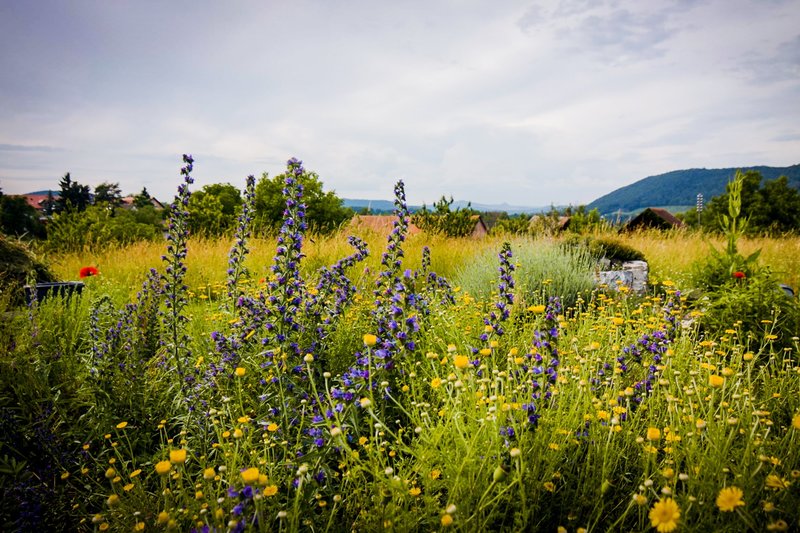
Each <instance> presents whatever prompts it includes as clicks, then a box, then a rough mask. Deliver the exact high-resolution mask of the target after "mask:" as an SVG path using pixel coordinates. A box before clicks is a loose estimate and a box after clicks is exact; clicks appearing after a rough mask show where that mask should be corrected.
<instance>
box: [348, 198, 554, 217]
mask: <svg viewBox="0 0 800 533" xmlns="http://www.w3.org/2000/svg"><path fill="white" fill-rule="evenodd" d="M342 200H343V201H344V206H345V207H349V208H351V209H353V210H355V211H358V210H359V209H364V208H365V207H366V208H369V209H371V210H372V212H373V213H375V214H379V213H391V212H392V210H394V203H393V202H391V201H389V200H362V199H353V198H343V199H342ZM468 204H469V202H466V201H464V200H457V201H455V202H453V205H451V206H450V208H451V209H459V208H460V209H465V208H466V207H467V205H468ZM471 207H472V209H474V210H476V211H481V212H499V211H505V212H506V213H508V214H509V215H514V214H517V213H530V214H533V213H541V212H544V211H549V210H550V206H547V207H530V206H520V205H509V204H506V203H503V204H475V203H473V204H471ZM432 208H433V205H428V209H432ZM420 209H422V206H421V205H410V206H408V210H409V211H411V212H412V213H413V212H414V211H418V210H420Z"/></svg>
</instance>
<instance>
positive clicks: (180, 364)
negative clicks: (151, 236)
mask: <svg viewBox="0 0 800 533" xmlns="http://www.w3.org/2000/svg"><path fill="white" fill-rule="evenodd" d="M183 162H184V163H185V166H184V167H183V168H181V176H183V183H181V184H180V185H179V186H178V194H177V195H176V196H175V200H174V201H173V203H172V205H170V211H169V224H168V226H167V237H166V238H167V253H166V254H165V255H163V256H161V259H162V260H163V261H164V264H165V265H166V266H165V269H164V274H162V280H163V282H164V292H163V294H164V306H165V308H166V310H165V312H164V314H163V321H164V328H165V330H166V340H164V341H163V342H164V344H165V348H166V357H165V362H166V364H167V365H169V366H173V367H174V368H175V371H176V373H177V375H178V378H179V379H180V389H181V394H182V396H183V399H184V400H187V399H188V396H189V391H190V390H191V388H192V387H193V385H194V382H195V377H194V376H193V375H190V374H189V373H188V372H189V369H190V368H191V367H190V365H189V358H190V356H191V351H190V350H189V336H188V335H187V334H186V330H185V325H186V323H187V322H188V321H189V319H188V318H187V317H186V315H185V314H184V313H183V311H184V309H185V307H186V304H187V300H186V291H187V289H188V287H187V286H186V285H185V284H184V277H185V276H186V264H185V263H184V261H185V260H186V254H187V241H188V239H189V211H188V209H187V208H188V205H189V197H190V195H191V193H190V192H189V185H191V184H192V183H194V179H193V178H192V176H191V173H192V168H193V164H194V159H193V158H192V156H191V155H186V154H184V156H183Z"/></svg>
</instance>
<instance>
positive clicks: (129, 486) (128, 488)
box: [122, 483, 133, 492]
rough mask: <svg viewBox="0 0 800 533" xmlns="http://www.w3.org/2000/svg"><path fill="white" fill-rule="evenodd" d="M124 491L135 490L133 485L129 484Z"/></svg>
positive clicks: (123, 488)
mask: <svg viewBox="0 0 800 533" xmlns="http://www.w3.org/2000/svg"><path fill="white" fill-rule="evenodd" d="M122 490H124V491H125V492H128V491H131V490H133V483H128V484H127V485H125V486H124V487H122Z"/></svg>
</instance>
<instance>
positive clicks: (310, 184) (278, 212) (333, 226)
mask: <svg viewBox="0 0 800 533" xmlns="http://www.w3.org/2000/svg"><path fill="white" fill-rule="evenodd" d="M284 177H285V176H284V174H279V175H277V176H275V177H273V178H270V177H269V176H268V175H267V173H266V172H265V173H264V174H263V175H262V176H261V179H260V180H259V181H258V184H257V185H256V201H255V226H256V228H257V229H258V230H260V231H262V232H270V233H274V232H276V231H277V230H278V228H280V225H281V224H282V222H283V212H284V210H285V209H286V205H285V200H284V197H283V194H282V190H283V188H284V184H283V182H284ZM297 179H298V181H299V182H300V184H301V185H302V186H303V200H302V201H303V203H305V205H306V211H305V215H306V221H307V223H308V228H309V230H310V231H311V232H312V233H331V232H333V231H335V230H337V229H338V228H339V227H341V225H342V224H344V222H346V221H347V220H349V219H350V218H351V217H352V216H353V210H352V209H350V208H347V207H344V202H343V200H342V199H341V198H339V197H338V196H336V193H335V192H334V191H325V190H324V189H323V183H322V181H321V180H320V179H319V175H317V174H316V173H315V172H309V171H304V172H303V174H302V176H299V177H298V178H297Z"/></svg>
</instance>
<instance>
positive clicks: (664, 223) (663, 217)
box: [623, 207, 684, 231]
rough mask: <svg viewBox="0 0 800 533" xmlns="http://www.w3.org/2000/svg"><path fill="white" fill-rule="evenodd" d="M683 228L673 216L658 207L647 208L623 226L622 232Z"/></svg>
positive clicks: (681, 223)
mask: <svg viewBox="0 0 800 533" xmlns="http://www.w3.org/2000/svg"><path fill="white" fill-rule="evenodd" d="M683 226H684V224H683V222H681V221H680V220H679V219H678V218H677V217H676V216H675V215H673V214H672V213H670V212H669V211H667V210H666V209H661V208H660V207H648V208H647V209H645V210H644V211H642V212H641V213H639V214H638V215H636V216H635V217H633V218H632V219H630V220H629V221H628V223H627V224H625V227H624V228H623V230H624V231H634V230H637V229H660V230H666V229H675V228H682V227H683Z"/></svg>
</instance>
